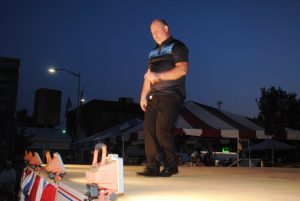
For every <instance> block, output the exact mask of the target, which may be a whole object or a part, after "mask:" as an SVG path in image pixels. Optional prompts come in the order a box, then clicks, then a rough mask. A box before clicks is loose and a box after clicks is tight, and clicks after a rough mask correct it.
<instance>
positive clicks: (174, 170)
mask: <svg viewBox="0 0 300 201" xmlns="http://www.w3.org/2000/svg"><path fill="white" fill-rule="evenodd" d="M178 172H179V171H178V168H177V167H174V168H164V169H163V170H162V171H161V172H160V176H161V177H170V176H172V175H175V174H178Z"/></svg>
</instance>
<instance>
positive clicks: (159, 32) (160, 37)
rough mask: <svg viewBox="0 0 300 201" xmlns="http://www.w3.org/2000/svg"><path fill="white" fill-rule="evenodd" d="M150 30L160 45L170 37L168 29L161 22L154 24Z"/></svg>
mask: <svg viewBox="0 0 300 201" xmlns="http://www.w3.org/2000/svg"><path fill="white" fill-rule="evenodd" d="M150 29H151V34H152V37H153V39H154V40H155V42H156V43H157V44H159V45H160V44H161V43H162V42H164V41H165V40H166V39H168V37H169V31H168V27H167V26H165V25H163V24H162V23H161V22H159V21H154V22H152V24H151V27H150Z"/></svg>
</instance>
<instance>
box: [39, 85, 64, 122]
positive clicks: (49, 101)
mask: <svg viewBox="0 0 300 201" xmlns="http://www.w3.org/2000/svg"><path fill="white" fill-rule="evenodd" d="M60 107H61V91H59V90H53V89H38V90H36V92H35V100H34V112H33V120H34V123H35V124H38V125H44V126H58V125H59V123H60Z"/></svg>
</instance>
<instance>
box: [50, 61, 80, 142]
mask: <svg viewBox="0 0 300 201" xmlns="http://www.w3.org/2000/svg"><path fill="white" fill-rule="evenodd" d="M56 71H65V72H67V73H69V74H71V75H73V76H75V77H77V79H78V85H77V110H76V136H77V137H78V135H79V123H80V122H79V118H80V109H79V108H80V73H74V72H73V71H70V70H68V69H64V68H55V67H50V68H48V72H49V73H52V74H53V73H55V72H56ZM71 138H72V139H71V140H72V143H73V142H74V135H73V132H72V136H71Z"/></svg>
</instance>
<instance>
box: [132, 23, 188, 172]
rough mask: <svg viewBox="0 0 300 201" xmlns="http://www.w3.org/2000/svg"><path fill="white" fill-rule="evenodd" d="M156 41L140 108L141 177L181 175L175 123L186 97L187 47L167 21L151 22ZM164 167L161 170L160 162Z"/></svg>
mask: <svg viewBox="0 0 300 201" xmlns="http://www.w3.org/2000/svg"><path fill="white" fill-rule="evenodd" d="M150 29H151V34H152V37H153V39H154V41H155V42H156V46H155V48H154V49H153V50H152V51H151V52H150V54H149V60H148V69H147V72H146V74H145V75H144V84H143V88H142V93H141V99H140V106H141V108H142V110H143V111H144V112H145V118H144V135H145V154H146V160H147V165H146V167H145V169H144V171H142V172H138V175H142V176H148V177H155V176H161V177H170V176H172V175H174V174H177V173H178V168H177V156H176V148H175V137H174V134H173V127H174V123H175V121H176V119H177V117H178V113H179V110H180V108H181V106H182V104H183V102H184V99H185V97H186V91H185V76H186V74H187V72H188V48H187V47H186V46H185V44H184V43H182V42H181V41H179V40H176V39H174V38H173V37H172V36H171V33H170V29H169V26H168V24H167V22H166V21H165V20H162V19H155V20H153V21H152V23H151V26H150ZM161 158H162V159H163V164H164V168H163V170H162V171H160V159H161Z"/></svg>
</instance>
